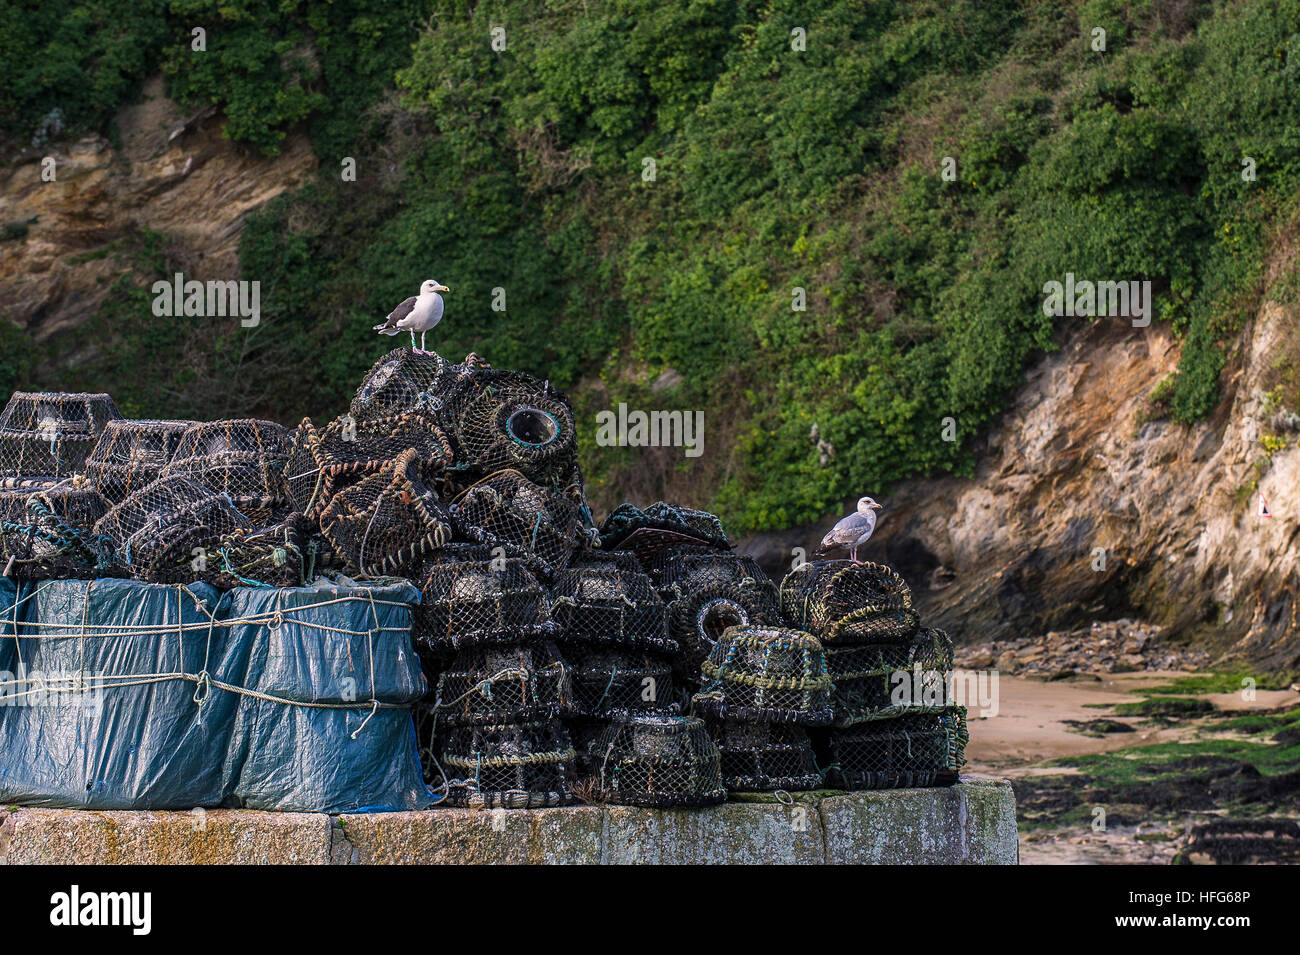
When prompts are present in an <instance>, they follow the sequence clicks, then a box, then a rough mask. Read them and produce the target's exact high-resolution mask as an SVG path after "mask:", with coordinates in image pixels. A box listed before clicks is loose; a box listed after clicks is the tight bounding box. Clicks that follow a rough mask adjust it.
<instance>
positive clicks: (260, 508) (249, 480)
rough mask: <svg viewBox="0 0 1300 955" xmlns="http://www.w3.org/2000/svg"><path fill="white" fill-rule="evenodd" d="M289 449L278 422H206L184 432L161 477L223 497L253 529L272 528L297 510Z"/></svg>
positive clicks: (236, 420) (254, 419)
mask: <svg viewBox="0 0 1300 955" xmlns="http://www.w3.org/2000/svg"><path fill="white" fill-rule="evenodd" d="M289 443H290V435H289V432H288V430H286V429H285V428H284V426H283V425H278V424H276V423H275V422H274V421H262V420H260V419H257V418H241V419H235V420H230V421H208V422H203V423H200V424H196V425H193V426H192V427H190V428H187V429H186V430H185V432H184V433H183V434H182V435H181V437H180V441H179V442H178V443H177V446H176V452H175V454H174V455H173V456H172V459H171V461H170V462H169V463H168V464H167V466H166V467H165V468H163V472H162V473H163V475H164V476H170V475H177V476H180V477H187V478H189V479H190V480H191V481H194V482H195V483H196V484H201V485H203V486H204V487H206V488H209V489H211V490H213V491H220V492H221V493H223V494H225V495H226V496H227V497H229V498H230V502H231V503H232V504H233V505H234V506H235V508H236V509H237V510H238V511H239V512H240V513H241V514H243V515H244V516H245V517H247V518H248V519H249V520H250V521H252V522H253V523H254V524H271V523H274V522H275V521H277V520H279V519H280V518H282V517H283V516H284V515H285V513H287V512H288V511H289V509H290V508H291V507H292V502H291V501H290V499H289V488H288V485H286V484H285V480H284V468H285V464H286V462H287V461H288V459H289Z"/></svg>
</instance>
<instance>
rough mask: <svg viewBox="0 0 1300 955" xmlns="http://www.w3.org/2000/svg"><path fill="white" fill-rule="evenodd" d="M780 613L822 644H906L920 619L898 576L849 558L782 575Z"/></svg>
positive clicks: (808, 566) (787, 621)
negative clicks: (783, 577)
mask: <svg viewBox="0 0 1300 955" xmlns="http://www.w3.org/2000/svg"><path fill="white" fill-rule="evenodd" d="M781 612H782V614H783V615H784V616H785V619H786V623H787V624H789V625H790V626H792V627H798V628H799V629H801V630H807V631H808V632H809V633H811V634H813V635H815V636H816V637H818V638H819V639H821V640H823V641H825V642H826V643H904V642H906V641H907V640H908V639H909V638H910V637H911V636H912V634H914V633H915V632H916V628H917V626H918V624H919V623H920V619H921V618H920V615H919V614H918V613H917V612H916V611H915V610H913V609H912V591H911V590H910V589H909V588H908V586H907V584H906V583H905V582H904V581H903V578H902V577H900V576H899V575H898V574H897V573H895V572H894V571H893V570H891V569H890V568H888V567H885V566H882V565H880V564H871V563H861V564H857V563H854V562H853V561H850V560H822V561H812V562H810V563H806V564H802V565H801V566H799V567H797V568H796V569H794V570H792V571H790V573H788V574H786V576H785V580H783V581H781Z"/></svg>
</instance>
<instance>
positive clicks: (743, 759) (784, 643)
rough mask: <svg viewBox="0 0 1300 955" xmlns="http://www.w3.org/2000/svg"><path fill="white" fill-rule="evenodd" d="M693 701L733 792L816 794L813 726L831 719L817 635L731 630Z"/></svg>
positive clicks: (818, 778) (704, 670) (703, 671)
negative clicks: (719, 754)
mask: <svg viewBox="0 0 1300 955" xmlns="http://www.w3.org/2000/svg"><path fill="white" fill-rule="evenodd" d="M700 675H701V680H702V684H703V685H702V686H701V688H700V690H699V692H697V693H696V694H695V698H694V700H693V701H692V702H693V705H694V707H695V710H696V711H697V712H699V713H702V714H704V715H705V716H706V717H707V718H708V719H709V721H710V723H711V725H712V728H713V733H714V738H715V739H716V740H717V742H718V746H719V749H720V750H721V752H722V778H723V782H724V783H725V784H726V786H727V788H728V789H729V790H732V791H742V792H770V791H777V790H783V791H786V792H799V791H803V790H809V789H816V788H818V787H819V786H820V785H821V782H822V775H821V773H820V771H819V770H818V768H817V759H816V756H815V754H814V751H813V746H812V741H811V739H810V738H809V736H808V731H807V727H810V726H824V725H825V724H827V723H829V722H830V720H831V715H832V714H831V679H830V675H829V674H828V673H827V670H826V657H825V654H824V653H823V652H822V645H821V643H820V642H819V641H818V640H817V638H816V637H814V636H812V635H811V634H808V633H804V632H803V631H801V630H792V629H788V628H783V627H760V626H737V627H728V628H727V629H726V630H724V631H723V632H722V635H721V636H720V637H719V638H718V640H717V642H716V643H714V645H713V648H712V649H711V650H710V651H709V656H708V657H707V658H706V659H705V661H704V663H703V664H702V665H701V667H700Z"/></svg>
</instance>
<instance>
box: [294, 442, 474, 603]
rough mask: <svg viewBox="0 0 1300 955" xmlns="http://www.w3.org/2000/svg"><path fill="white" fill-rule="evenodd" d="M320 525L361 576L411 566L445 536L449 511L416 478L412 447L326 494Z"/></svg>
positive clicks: (447, 537) (400, 571) (401, 570)
mask: <svg viewBox="0 0 1300 955" xmlns="http://www.w3.org/2000/svg"><path fill="white" fill-rule="evenodd" d="M320 529H321V533H323V534H324V535H325V536H326V538H328V539H329V542H330V543H331V544H333V545H334V549H335V550H336V551H338V553H339V554H340V555H341V556H342V557H343V558H344V559H345V560H346V561H347V562H348V563H349V564H350V565H351V566H352V567H354V568H356V569H357V570H358V571H360V573H361V574H363V575H365V576H368V577H380V576H384V575H389V574H394V575H402V574H403V573H405V572H407V571H409V570H411V569H412V568H414V567H417V566H418V565H419V563H420V561H421V559H422V558H423V557H424V555H425V554H427V553H428V552H429V551H431V550H433V548H435V547H437V546H440V545H442V544H445V543H446V542H447V541H448V540H450V539H451V523H450V514H449V513H448V511H447V508H446V507H445V506H444V505H443V503H442V502H441V501H440V500H439V499H438V496H437V495H436V494H434V493H433V491H431V490H429V488H428V487H427V486H426V485H425V483H424V481H423V480H421V478H420V473H419V463H418V462H417V460H416V455H415V452H414V451H413V450H409V449H408V450H406V451H404V452H403V453H402V454H401V455H399V456H398V457H397V458H396V459H395V460H394V461H392V462H391V463H390V464H389V465H388V466H387V467H385V468H384V469H383V470H382V471H379V472H377V473H375V474H372V475H370V476H369V477H367V478H364V479H363V480H361V481H359V482H358V483H356V484H354V485H352V486H351V487H347V488H344V489H343V490H342V491H340V492H339V493H337V494H336V495H334V497H333V498H331V500H330V502H329V504H328V505H327V506H326V507H325V509H324V510H323V511H322V512H321V515H320Z"/></svg>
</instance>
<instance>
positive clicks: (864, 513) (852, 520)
mask: <svg viewBox="0 0 1300 955" xmlns="http://www.w3.org/2000/svg"><path fill="white" fill-rule="evenodd" d="M878 510H880V505H879V504H877V503H876V502H875V501H873V500H872V499H871V498H869V497H860V498H858V509H857V510H856V511H854V512H853V513H852V514H850V515H849V516H848V517H845V518H843V519H841V520H840V522H839V523H838V524H836V525H835V526H834V527H832V528H831V529H830V530H829V531H827V532H826V536H825V537H823V538H822V542H821V544H820V545H819V546H818V548H817V553H819V554H820V553H822V552H824V551H827V550H830V549H831V548H832V547H847V548H848V549H849V558H850V559H851V560H852V561H853V562H854V563H855V564H856V563H859V560H858V548H859V547H861V546H862V545H863V544H865V543H866V542H867V538H869V537H870V536H871V532H872V531H874V530H875V529H876V511H878Z"/></svg>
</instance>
